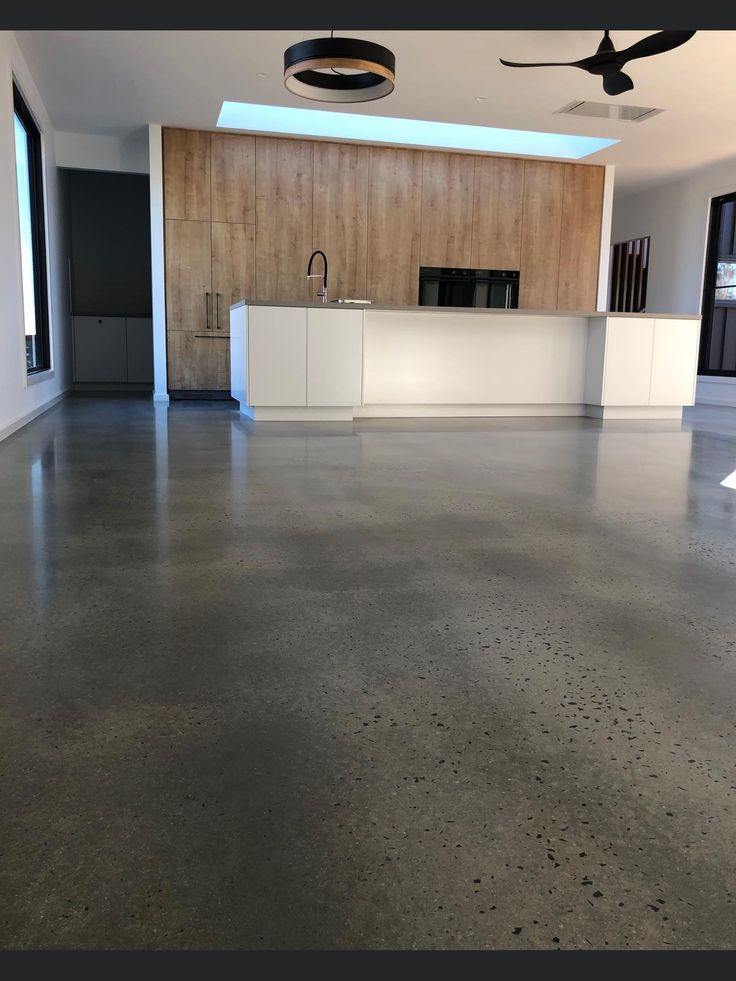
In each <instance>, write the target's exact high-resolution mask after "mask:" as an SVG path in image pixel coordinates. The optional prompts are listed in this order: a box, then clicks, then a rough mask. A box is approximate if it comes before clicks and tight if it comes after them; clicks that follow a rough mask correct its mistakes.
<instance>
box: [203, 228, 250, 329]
mask: <svg viewBox="0 0 736 981" xmlns="http://www.w3.org/2000/svg"><path fill="white" fill-rule="evenodd" d="M255 250H256V226H255V225H245V224H235V222H224V221H213V222H212V292H213V303H214V307H213V310H214V312H213V315H212V329H213V330H214V331H218V332H219V333H223V334H229V333H230V307H231V306H232V304H233V303H237V302H238V301H239V300H248V299H251V298H252V297H253V296H254V294H255V278H256V262H255Z"/></svg>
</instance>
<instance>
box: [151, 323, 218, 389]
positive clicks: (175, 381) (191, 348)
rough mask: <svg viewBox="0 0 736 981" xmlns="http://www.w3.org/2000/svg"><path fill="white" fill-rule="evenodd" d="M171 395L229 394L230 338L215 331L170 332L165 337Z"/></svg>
mask: <svg viewBox="0 0 736 981" xmlns="http://www.w3.org/2000/svg"><path fill="white" fill-rule="evenodd" d="M166 345H167V349H168V381H169V389H170V390H171V391H174V392H176V391H190V392H197V391H198V392H202V391H228V390H229V389H230V338H229V337H228V336H227V335H226V334H225V335H223V336H216V334H215V331H211V332H209V333H208V334H207V335H206V336H204V332H200V333H195V332H194V331H188V330H175V331H171V332H170V333H169V334H168V335H167V337H166Z"/></svg>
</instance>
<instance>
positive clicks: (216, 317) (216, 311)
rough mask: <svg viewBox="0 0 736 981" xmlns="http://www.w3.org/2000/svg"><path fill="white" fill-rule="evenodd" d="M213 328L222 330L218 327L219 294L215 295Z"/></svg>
mask: <svg viewBox="0 0 736 981" xmlns="http://www.w3.org/2000/svg"><path fill="white" fill-rule="evenodd" d="M215 326H216V327H217V329H218V330H221V329H222V328H221V327H220V294H219V293H215Z"/></svg>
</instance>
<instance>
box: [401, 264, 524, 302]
mask: <svg viewBox="0 0 736 981" xmlns="http://www.w3.org/2000/svg"><path fill="white" fill-rule="evenodd" d="M419 305H420V306H424V307H501V308H504V309H507V310H508V309H511V308H516V307H518V306H519V271H518V270H516V269H452V268H449V267H444V266H421V267H420V269H419Z"/></svg>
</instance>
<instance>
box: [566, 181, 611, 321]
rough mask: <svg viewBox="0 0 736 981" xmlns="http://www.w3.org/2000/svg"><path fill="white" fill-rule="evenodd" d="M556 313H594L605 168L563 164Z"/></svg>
mask: <svg viewBox="0 0 736 981" xmlns="http://www.w3.org/2000/svg"><path fill="white" fill-rule="evenodd" d="M564 170H565V183H564V192H563V197H562V228H561V231H560V274H559V286H558V292H557V309H558V310H583V311H585V310H595V308H596V305H597V304H596V300H597V298H598V297H597V293H598V266H599V262H600V247H601V220H602V217H601V216H602V211H603V181H604V176H605V168H603V167H595V166H591V165H590V164H565V165H564Z"/></svg>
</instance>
